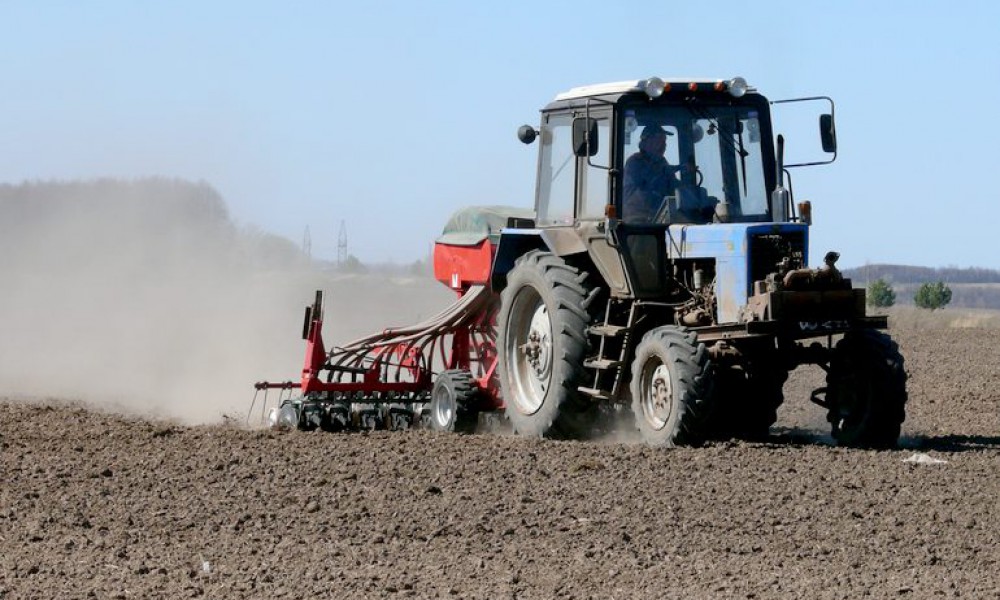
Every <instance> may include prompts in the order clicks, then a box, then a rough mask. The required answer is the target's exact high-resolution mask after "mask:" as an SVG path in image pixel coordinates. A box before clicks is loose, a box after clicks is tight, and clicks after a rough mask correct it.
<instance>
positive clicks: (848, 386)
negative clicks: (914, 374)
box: [826, 331, 907, 448]
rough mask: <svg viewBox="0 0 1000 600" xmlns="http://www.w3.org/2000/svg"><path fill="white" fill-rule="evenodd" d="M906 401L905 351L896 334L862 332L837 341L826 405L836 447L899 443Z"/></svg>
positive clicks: (831, 364) (883, 446) (828, 378)
mask: <svg viewBox="0 0 1000 600" xmlns="http://www.w3.org/2000/svg"><path fill="white" fill-rule="evenodd" d="M906 400H907V393H906V371H905V370H904V369H903V355H902V354H900V352H899V346H898V345H897V344H896V342H894V341H892V338H890V337H889V336H888V335H886V334H884V333H882V332H879V331H863V332H857V333H854V332H852V333H848V334H846V335H845V336H844V338H843V339H842V340H840V341H839V342H837V346H836V347H835V348H834V350H833V355H832V357H831V358H830V366H829V370H828V371H827V377H826V403H827V407H828V412H827V420H828V421H829V422H830V425H831V428H832V435H833V438H834V439H835V440H836V441H837V444H838V445H841V446H855V447H862V448H893V447H895V446H896V443H897V441H898V439H899V432H900V428H901V426H902V423H903V420H904V419H905V418H906Z"/></svg>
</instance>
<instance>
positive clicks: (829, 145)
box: [819, 114, 837, 153]
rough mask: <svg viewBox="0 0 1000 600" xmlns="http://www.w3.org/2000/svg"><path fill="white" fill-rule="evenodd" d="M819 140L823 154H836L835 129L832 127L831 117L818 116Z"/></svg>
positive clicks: (828, 115)
mask: <svg viewBox="0 0 1000 600" xmlns="http://www.w3.org/2000/svg"><path fill="white" fill-rule="evenodd" d="M819 139H820V141H821V142H822V144H823V152H829V153H835V152H837V128H836V127H834V125H833V115H832V114H825V115H820V116H819Z"/></svg>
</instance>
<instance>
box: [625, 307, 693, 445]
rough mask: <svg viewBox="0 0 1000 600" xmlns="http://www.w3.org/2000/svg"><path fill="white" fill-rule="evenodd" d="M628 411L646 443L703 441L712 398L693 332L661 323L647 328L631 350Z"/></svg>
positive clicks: (669, 443) (691, 443)
mask: <svg viewBox="0 0 1000 600" xmlns="http://www.w3.org/2000/svg"><path fill="white" fill-rule="evenodd" d="M631 392H632V412H633V413H634V414H635V422H636V426H637V427H638V429H639V433H640V434H642V439H643V441H645V442H646V443H647V444H649V445H650V446H678V445H694V444H698V443H700V442H701V441H702V440H703V437H704V426H705V418H706V415H707V414H708V410H709V408H710V406H709V405H710V403H711V398H712V365H711V362H710V361H709V357H708V351H707V350H706V349H705V345H704V344H700V343H698V336H697V335H696V334H694V333H692V332H690V331H688V330H686V329H684V328H681V327H676V326H673V325H666V326H663V327H658V328H656V329H653V330H651V331H650V332H648V333H647V334H646V335H645V336H643V338H642V341H641V342H640V343H639V346H638V347H637V348H636V350H635V360H634V361H633V363H632V383H631Z"/></svg>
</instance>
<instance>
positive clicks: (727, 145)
mask: <svg viewBox="0 0 1000 600" xmlns="http://www.w3.org/2000/svg"><path fill="white" fill-rule="evenodd" d="M804 100H810V101H815V100H820V101H826V102H828V103H829V106H830V112H829V113H828V114H823V115H820V118H819V123H820V141H821V144H822V148H823V150H824V151H825V152H828V153H830V154H832V158H830V159H829V160H826V161H822V162H813V163H805V164H810V165H811V164H822V163H823V162H832V160H833V159H834V158H836V132H835V125H834V118H833V102H832V100H830V99H829V98H825V97H813V98H801V99H796V100H790V101H804ZM790 101H783V102H790ZM776 103H777V102H771V101H769V100H768V99H766V98H765V97H764V96H762V95H760V94H759V93H757V92H756V90H755V89H754V88H752V87H750V86H748V85H747V82H746V81H745V80H744V79H742V78H739V77H737V78H734V79H730V80H683V81H680V80H663V79H660V78H656V77H654V78H650V79H645V80H640V81H628V82H620V83H610V84H602V85H595V86H587V87H582V88H575V89H573V90H570V91H569V92H566V93H563V94H560V95H558V96H557V97H556V99H555V100H554V101H553V102H551V103H550V104H549V105H548V106H546V107H545V108H544V109H543V110H542V111H541V123H540V125H539V126H538V127H533V126H528V125H525V126H523V127H521V128H520V129H519V131H518V136H519V138H520V139H521V141H522V142H525V143H532V142H535V141H536V140H538V142H539V145H540V151H539V158H538V178H537V187H536V198H535V215H534V219H526V218H524V217H523V216H520V217H511V218H510V219H509V220H508V222H507V223H506V227H504V228H503V230H502V232H501V234H500V239H499V243H498V245H497V247H496V251H495V256H494V259H493V266H492V270H491V272H490V285H491V286H492V289H493V290H494V291H495V292H498V293H499V294H500V309H499V313H498V315H497V340H496V351H497V353H498V359H499V361H498V373H499V383H500V389H501V392H502V396H503V400H504V404H505V412H506V415H507V417H508V418H509V420H510V421H511V423H512V425H513V427H514V430H515V431H516V432H517V433H519V434H522V435H527V436H545V437H579V436H584V435H586V434H587V433H588V432H590V431H592V430H593V429H594V428H595V427H599V426H600V425H601V420H602V419H603V418H606V416H607V415H608V414H609V413H608V411H607V410H605V408H607V407H616V406H617V407H626V408H627V407H630V408H631V410H632V412H633V413H634V418H635V424H636V426H637V428H638V430H639V431H640V432H641V435H642V437H643V439H644V440H645V441H646V442H647V443H648V444H651V445H654V446H671V445H685V444H697V443H699V442H701V441H703V440H705V439H706V438H720V437H741V438H748V439H754V438H761V437H763V436H766V435H767V434H768V430H769V428H770V426H771V425H772V424H774V422H775V421H776V419H777V412H776V411H777V409H778V407H779V405H780V404H781V403H782V402H783V399H784V397H783V384H784V382H785V380H786V379H787V377H788V373H789V372H790V371H791V370H792V369H795V368H796V367H797V366H799V365H803V364H819V365H821V366H822V367H823V369H824V370H825V371H826V373H827V377H826V385H825V386H824V387H822V388H820V389H818V390H815V391H814V392H813V393H812V394H811V400H812V401H813V402H816V403H817V404H820V405H821V406H823V407H824V408H825V409H826V411H827V419H828V421H829V422H830V425H831V432H832V436H833V438H834V439H835V440H836V442H837V443H838V444H841V445H847V446H859V447H875V448H885V447H891V446H894V445H895V444H896V442H897V439H898V437H899V434H900V427H901V424H902V422H903V420H904V418H905V404H906V400H907V392H906V374H905V371H904V367H903V357H902V355H901V354H900V352H899V349H898V346H897V345H896V344H895V343H894V342H893V341H892V340H891V339H890V338H889V336H888V335H886V334H885V333H884V332H883V330H884V329H886V327H887V321H886V318H885V317H884V316H867V315H866V313H865V292H864V290H860V289H854V288H852V286H851V282H850V281H849V280H848V279H846V278H844V277H843V276H842V275H841V273H840V272H839V271H838V270H837V268H836V266H835V263H836V261H837V258H838V254H837V253H835V252H829V253H827V254H826V255H825V256H824V257H823V266H821V267H819V268H817V269H811V268H809V266H808V265H809V262H810V260H809V259H810V256H809V243H808V242H809V225H810V221H811V212H810V206H809V203H806V202H803V203H799V204H798V205H796V202H795V201H794V199H793V198H792V194H791V192H790V190H789V189H788V188H786V186H785V181H786V179H787V176H788V175H787V169H788V168H790V167H793V166H804V165H803V164H799V165H785V164H783V145H784V142H783V138H782V136H780V135H779V136H777V137H775V136H774V134H773V132H772V124H771V106H772V105H773V104H776Z"/></svg>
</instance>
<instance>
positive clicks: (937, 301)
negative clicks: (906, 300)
mask: <svg viewBox="0 0 1000 600" xmlns="http://www.w3.org/2000/svg"><path fill="white" fill-rule="evenodd" d="M913 302H914V303H915V304H916V305H917V306H919V307H920V308H926V309H929V310H937V309H939V308H944V307H945V306H946V305H947V304H948V303H949V302H951V288H949V287H948V286H946V285H945V284H944V282H943V281H938V282H936V283H925V284H923V285H921V286H920V288H919V289H918V290H917V294H916V295H915V296H914V297H913Z"/></svg>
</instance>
